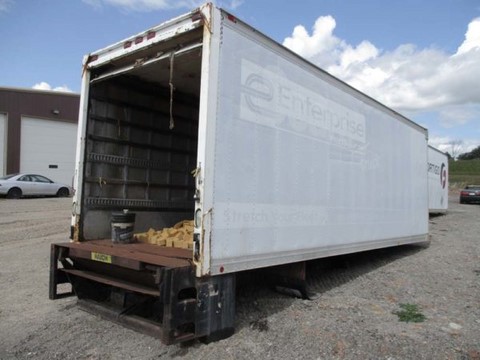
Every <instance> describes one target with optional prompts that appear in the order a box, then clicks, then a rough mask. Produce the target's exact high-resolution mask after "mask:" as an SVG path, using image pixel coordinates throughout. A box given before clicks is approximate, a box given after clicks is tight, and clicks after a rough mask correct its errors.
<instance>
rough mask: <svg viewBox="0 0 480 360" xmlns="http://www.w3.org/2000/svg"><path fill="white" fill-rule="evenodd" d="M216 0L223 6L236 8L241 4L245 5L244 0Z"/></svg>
mask: <svg viewBox="0 0 480 360" xmlns="http://www.w3.org/2000/svg"><path fill="white" fill-rule="evenodd" d="M215 2H216V3H217V5H218V6H220V7H221V8H225V9H231V10H235V9H237V8H238V7H240V6H241V5H243V3H244V0H224V1H222V0H219V1H214V3H215Z"/></svg>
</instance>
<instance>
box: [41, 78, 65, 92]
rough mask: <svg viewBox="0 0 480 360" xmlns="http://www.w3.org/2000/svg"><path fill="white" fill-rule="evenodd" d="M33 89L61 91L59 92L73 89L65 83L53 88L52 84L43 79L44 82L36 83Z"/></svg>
mask: <svg viewBox="0 0 480 360" xmlns="http://www.w3.org/2000/svg"><path fill="white" fill-rule="evenodd" d="M32 89H35V90H49V91H59V92H72V90H70V89H69V88H68V86H66V85H63V86H56V87H54V88H52V86H51V85H50V84H49V83H47V82H45V81H42V82H39V83H37V84H35V85H33V86H32Z"/></svg>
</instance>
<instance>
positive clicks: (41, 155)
mask: <svg viewBox="0 0 480 360" xmlns="http://www.w3.org/2000/svg"><path fill="white" fill-rule="evenodd" d="M20 137H21V141H20V146H21V147H20V172H29V173H36V174H40V175H44V176H46V177H49V178H50V179H52V180H54V181H58V182H62V183H65V184H68V185H71V184H72V178H73V174H74V171H75V165H74V164H75V149H76V139H77V125H76V124H71V123H66V122H60V121H52V120H43V119H36V118H31V117H22V125H21V135H20Z"/></svg>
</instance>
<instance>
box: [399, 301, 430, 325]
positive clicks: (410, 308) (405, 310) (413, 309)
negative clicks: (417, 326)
mask: <svg viewBox="0 0 480 360" xmlns="http://www.w3.org/2000/svg"><path fill="white" fill-rule="evenodd" d="M400 308H401V309H402V310H399V311H396V312H394V314H395V315H397V316H398V320H400V321H403V322H414V323H419V322H423V321H425V319H426V317H425V315H423V314H422V313H421V312H420V310H419V309H418V306H417V305H415V304H400Z"/></svg>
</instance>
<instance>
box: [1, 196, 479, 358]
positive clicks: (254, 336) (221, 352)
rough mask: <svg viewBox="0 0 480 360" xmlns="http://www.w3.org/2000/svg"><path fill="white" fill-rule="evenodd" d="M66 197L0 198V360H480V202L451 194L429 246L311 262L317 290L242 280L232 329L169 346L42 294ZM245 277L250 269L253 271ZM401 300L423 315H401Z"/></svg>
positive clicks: (65, 216)
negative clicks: (308, 292)
mask: <svg viewBox="0 0 480 360" xmlns="http://www.w3.org/2000/svg"><path fill="white" fill-rule="evenodd" d="M70 207H71V199H68V198H67V199H25V200H4V199H0V264H1V267H0V288H1V289H2V291H1V296H0V359H17V358H18V359H56V358H59V359H132V358H133V359H159V358H178V357H181V358H185V359H207V358H208V359H249V360H251V359H292V358H304V359H331V358H334V359H411V358H415V359H465V360H466V359H480V284H479V282H480V235H479V234H480V221H479V219H480V206H478V205H460V204H458V198H457V196H452V197H451V199H450V209H449V212H448V215H446V216H440V217H436V218H433V219H432V220H431V221H430V225H431V227H430V230H431V235H432V237H431V240H432V241H431V244H430V246H429V247H425V246H423V247H422V246H405V247H400V248H392V249H385V250H381V251H374V252H368V253H363V254H360V255H355V256H351V255H350V256H344V257H340V258H336V259H328V260H323V261H317V262H314V263H312V264H310V265H309V266H310V268H311V271H310V274H311V278H310V279H309V283H310V286H311V288H312V289H313V290H314V291H315V293H316V297H315V298H314V300H301V299H297V298H291V297H288V296H285V295H282V294H279V293H277V292H274V291H271V290H269V288H268V287H267V286H265V284H263V283H262V282H261V281H256V282H253V281H252V282H248V283H247V284H245V285H242V286H241V287H240V289H239V295H238V296H237V318H236V333H235V334H234V335H233V336H232V337H230V338H228V339H226V340H223V341H219V342H216V343H211V344H209V345H205V344H202V343H200V342H193V343H189V344H183V345H172V346H165V345H163V344H161V343H160V342H159V341H158V340H156V339H154V338H151V337H149V336H145V335H142V334H139V333H136V332H134V331H131V330H128V329H126V328H123V327H121V326H119V325H116V324H113V323H111V322H108V321H103V320H101V319H100V318H98V317H96V316H93V315H91V314H88V313H85V312H83V311H81V310H79V309H78V308H77V307H76V306H75V302H76V300H75V299H74V298H67V299H62V300H57V301H50V300H48V268H49V249H50V243H52V242H59V241H65V240H66V239H67V237H68V232H69V213H70ZM257 278H258V277H252V278H251V279H257ZM401 303H409V304H415V305H418V306H419V309H420V311H421V313H423V314H424V315H425V316H426V320H425V321H424V322H421V323H405V322H400V321H399V320H398V317H397V315H395V314H394V312H397V311H399V310H400V307H399V306H400V304H401Z"/></svg>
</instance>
